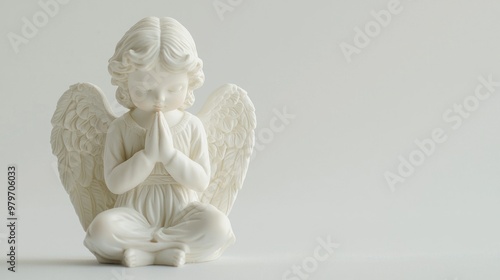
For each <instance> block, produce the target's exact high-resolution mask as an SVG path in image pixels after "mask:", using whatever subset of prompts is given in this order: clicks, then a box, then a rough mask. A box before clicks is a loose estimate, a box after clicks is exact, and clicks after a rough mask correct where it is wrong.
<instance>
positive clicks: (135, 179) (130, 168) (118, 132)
mask: <svg viewBox="0 0 500 280" xmlns="http://www.w3.org/2000/svg"><path fill="white" fill-rule="evenodd" d="M119 120H120V119H117V120H116V121H115V122H113V123H112V124H111V125H110V127H109V129H108V133H107V135H106V144H105V146H104V159H103V160H104V179H105V181H106V185H107V186H108V189H109V190H110V191H111V192H112V193H115V194H122V193H125V192H127V191H129V190H131V189H133V188H135V187H136V186H137V185H139V184H140V183H142V182H144V180H146V178H147V177H148V176H149V174H150V173H151V171H152V170H153V167H154V163H152V162H150V161H149V160H148V159H147V158H146V156H145V154H144V152H143V150H140V151H138V152H137V153H135V154H134V155H133V156H132V157H130V158H128V159H127V158H126V153H125V143H124V141H123V133H124V131H122V130H124V129H125V126H122V127H121V128H120V125H118V124H117V121H119Z"/></svg>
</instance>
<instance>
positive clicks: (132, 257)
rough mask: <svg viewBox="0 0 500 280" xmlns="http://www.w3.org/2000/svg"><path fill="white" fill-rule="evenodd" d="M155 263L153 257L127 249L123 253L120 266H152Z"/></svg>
mask: <svg viewBox="0 0 500 280" xmlns="http://www.w3.org/2000/svg"><path fill="white" fill-rule="evenodd" d="M154 261H155V255H154V254H152V253H149V252H144V251H141V250H138V249H133V248H131V249H127V250H125V252H124V253H123V260H122V264H123V265H125V266H128V267H137V266H145V265H152V264H154Z"/></svg>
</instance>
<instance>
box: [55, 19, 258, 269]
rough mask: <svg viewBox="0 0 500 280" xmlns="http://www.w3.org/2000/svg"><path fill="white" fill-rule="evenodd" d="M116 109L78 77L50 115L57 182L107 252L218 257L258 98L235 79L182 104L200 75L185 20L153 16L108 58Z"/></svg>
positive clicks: (138, 261) (129, 260)
mask: <svg viewBox="0 0 500 280" xmlns="http://www.w3.org/2000/svg"><path fill="white" fill-rule="evenodd" d="M108 69H109V72H110V74H111V76H112V79H111V81H112V84H113V85H116V86H118V89H117V91H116V98H117V100H118V102H119V103H120V104H121V105H123V106H125V107H127V108H129V109H130V110H129V111H128V112H127V113H125V114H124V115H122V116H121V117H115V116H114V115H113V113H112V112H111V110H110V107H109V106H108V104H107V102H106V100H105V97H104V95H103V93H102V92H101V90H100V89H99V88H98V87H97V86H94V85H92V84H89V83H79V84H76V85H73V86H71V87H70V89H69V90H68V91H66V92H65V93H64V94H63V96H62V97H61V99H60V100H59V102H58V104H57V108H56V111H55V113H54V116H53V117H52V125H53V129H52V134H51V144H52V151H53V153H54V154H55V155H56V156H57V158H58V168H59V173H60V178H61V182H62V184H63V185H64V187H65V189H66V191H67V192H68V193H69V196H70V198H71V202H72V204H73V205H74V207H75V210H76V213H77V214H78V216H79V218H80V222H81V224H82V226H83V228H84V230H86V237H85V241H84V244H85V246H86V247H87V248H88V249H89V250H90V251H91V252H92V253H93V254H94V255H95V256H96V258H97V260H98V261H99V262H100V263H122V264H123V265H125V266H129V267H134V266H144V265H153V264H158V265H171V266H180V265H182V264H184V263H185V262H202V261H209V260H214V259H216V258H218V257H219V256H220V255H221V254H222V252H223V251H224V250H225V249H226V248H227V247H228V246H230V245H231V244H233V243H234V240H235V237H234V234H233V231H232V229H231V224H230V222H229V219H228V218H227V215H228V214H229V212H230V210H231V207H232V205H233V203H234V200H235V198H236V195H237V193H238V190H239V189H240V188H241V186H242V184H243V180H244V178H245V175H246V172H247V169H248V164H249V159H250V154H251V152H252V148H253V145H254V130H255V124H256V118H255V109H254V106H253V104H252V102H251V101H250V99H249V98H248V96H247V94H246V92H245V91H244V90H242V89H241V88H239V87H237V86H235V85H232V84H227V85H224V86H222V87H220V88H219V89H217V90H216V91H215V92H214V93H213V94H212V95H211V96H210V97H209V99H208V101H207V102H206V104H205V105H204V107H203V108H202V110H201V111H200V112H199V114H198V115H197V116H195V115H193V114H191V113H189V112H187V111H185V110H184V109H186V108H188V107H190V106H191V105H192V104H193V102H194V95H193V90H195V89H197V88H199V87H200V86H201V85H202V84H203V82H204V79H205V78H204V74H203V70H202V61H201V59H200V58H198V54H197V51H196V46H195V43H194V41H193V38H192V37H191V35H190V34H189V32H188V30H186V28H185V27H184V26H182V25H181V24H180V23H179V22H177V21H176V20H174V19H172V18H157V17H147V18H144V19H142V20H140V21H139V22H138V23H136V24H135V25H134V26H133V27H132V28H131V29H130V30H129V31H127V32H126V33H125V35H124V36H123V38H122V39H121V40H120V42H118V44H117V46H116V50H115V54H114V55H113V56H112V57H111V59H110V60H109V67H108Z"/></svg>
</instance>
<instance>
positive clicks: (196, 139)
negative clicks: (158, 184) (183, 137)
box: [164, 116, 210, 192]
mask: <svg viewBox="0 0 500 280" xmlns="http://www.w3.org/2000/svg"><path fill="white" fill-rule="evenodd" d="M191 118H192V120H193V122H192V125H191V139H190V152H189V156H187V155H185V154H184V153H182V152H180V151H178V150H177V151H176V152H175V153H174V156H173V157H172V159H171V160H170V161H169V162H167V163H165V164H164V165H165V169H167V171H168V173H170V175H171V176H172V177H173V178H174V179H175V180H176V181H177V182H179V183H180V184H181V185H184V186H186V187H188V188H190V189H192V190H194V191H197V192H202V191H204V190H205V189H206V188H207V187H208V184H209V183H210V158H209V153H208V141H207V135H206V132H205V129H204V127H203V124H202V123H201V121H200V120H199V119H198V118H197V117H196V116H192V117H191Z"/></svg>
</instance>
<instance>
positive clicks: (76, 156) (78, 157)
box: [50, 83, 116, 230]
mask: <svg viewBox="0 0 500 280" xmlns="http://www.w3.org/2000/svg"><path fill="white" fill-rule="evenodd" d="M115 118H116V117H115V116H114V115H113V114H112V113H111V110H110V108H109V105H108V104H107V101H106V98H105V96H104V94H103V93H102V92H101V90H100V89H99V88H98V87H97V86H95V85H93V84H90V83H79V84H75V85H72V86H71V87H70V88H69V89H68V90H67V91H66V92H65V93H64V94H63V95H62V96H61V98H60V99H59V102H58V103H57V107H56V111H55V112H54V115H53V116H52V121H51V122H52V126H53V128H52V134H51V136H50V143H51V145H52V153H53V154H54V155H56V156H57V159H58V169H59V175H60V178H61V182H62V184H63V186H64V188H65V189H66V192H68V194H69V196H70V199H71V203H72V204H73V206H74V207H75V211H76V213H77V214H78V217H79V218H80V223H81V224H82V226H83V229H84V230H87V227H88V226H89V225H90V223H91V222H92V220H93V219H94V217H95V216H96V215H97V214H99V213H100V212H102V211H104V210H107V209H109V208H112V207H113V205H114V203H115V200H116V195H114V194H113V193H111V192H110V191H109V190H108V188H107V187H106V184H105V182H104V167H103V150H104V144H105V141H106V133H107V131H108V127H109V124H110V123H111V122H112V121H113V120H114V119H115Z"/></svg>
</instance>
